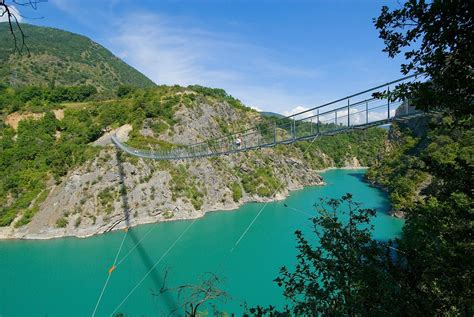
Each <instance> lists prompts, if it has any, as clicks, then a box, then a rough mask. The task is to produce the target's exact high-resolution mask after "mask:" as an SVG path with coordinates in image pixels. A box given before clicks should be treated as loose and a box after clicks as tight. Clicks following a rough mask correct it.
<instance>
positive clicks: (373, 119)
mask: <svg viewBox="0 0 474 317" xmlns="http://www.w3.org/2000/svg"><path fill="white" fill-rule="evenodd" d="M413 77H415V76H409V77H405V78H402V79H398V80H396V81H392V82H390V83H387V84H384V85H380V86H377V87H374V88H371V89H368V90H365V91H363V92H359V93H357V94H353V95H351V96H347V97H344V98H341V99H338V100H336V101H333V102H330V103H327V104H324V105H321V106H319V107H314V108H312V109H309V110H305V111H303V112H300V113H296V114H293V115H291V116H288V117H284V118H275V119H267V120H264V121H262V122H260V123H258V124H256V125H255V126H254V127H252V128H250V129H247V130H245V131H240V132H236V133H231V134H228V135H225V136H222V137H218V138H212V139H208V140H206V141H203V142H200V143H193V144H186V145H180V146H178V147H176V148H173V149H167V150H144V149H137V148H133V147H131V146H128V145H126V144H125V143H122V142H120V141H119V140H118V138H117V136H116V135H113V136H112V141H113V143H114V144H115V145H116V146H117V147H118V148H120V149H121V150H122V151H124V152H126V153H128V154H130V155H134V156H138V157H142V158H148V159H155V160H175V159H187V158H198V157H207V156H215V155H224V154H230V153H236V152H242V151H248V150H253V149H257V148H262V147H272V146H275V145H277V144H288V143H293V142H296V141H301V140H308V139H312V138H314V137H316V136H324V135H334V134H337V133H340V132H344V131H348V130H351V129H361V128H366V127H369V126H373V125H379V124H384V123H388V122H390V121H392V120H395V119H403V118H409V117H412V116H417V115H420V114H421V112H420V111H418V110H416V109H415V108H414V107H410V105H409V103H408V101H391V100H390V86H391V85H394V84H396V83H400V82H403V81H408V80H410V79H412V78H413ZM376 92H384V94H383V96H384V97H383V98H374V97H373V94H374V93H376Z"/></svg>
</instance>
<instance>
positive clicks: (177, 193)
mask: <svg viewBox="0 0 474 317" xmlns="http://www.w3.org/2000/svg"><path fill="white" fill-rule="evenodd" d="M170 174H171V191H172V195H173V196H172V199H173V200H176V199H177V198H179V197H186V198H188V199H189V201H190V202H191V204H192V205H193V206H194V208H196V209H197V210H199V209H201V207H202V204H203V198H204V194H203V193H202V191H201V190H199V189H198V186H196V185H197V184H196V183H195V180H194V178H193V177H192V176H191V175H190V174H189V173H188V171H187V170H186V168H185V167H184V165H178V166H177V167H176V168H172V167H170Z"/></svg>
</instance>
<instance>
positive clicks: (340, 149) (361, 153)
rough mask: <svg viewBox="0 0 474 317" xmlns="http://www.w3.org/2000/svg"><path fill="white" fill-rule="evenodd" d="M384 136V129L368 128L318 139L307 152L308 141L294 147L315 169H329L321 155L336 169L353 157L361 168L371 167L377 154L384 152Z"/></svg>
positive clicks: (375, 160)
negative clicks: (304, 154)
mask: <svg viewBox="0 0 474 317" xmlns="http://www.w3.org/2000/svg"><path fill="white" fill-rule="evenodd" d="M386 135H387V131H385V130H384V129H380V128H370V129H367V130H364V131H353V132H350V133H341V134H336V135H335V136H331V137H323V138H319V139H317V140H316V141H315V142H314V143H313V145H312V146H311V148H310V150H309V151H306V149H307V148H308V144H309V142H310V141H309V142H308V141H305V142H298V143H296V146H297V147H298V148H299V149H300V150H301V151H306V157H305V159H307V160H310V162H312V163H313V166H314V167H315V168H325V167H329V166H328V164H327V163H325V162H323V161H322V158H321V154H322V153H324V154H325V155H327V156H328V158H329V159H331V160H332V161H333V162H334V165H335V166H336V167H343V166H345V165H346V163H347V161H348V160H350V159H352V158H353V157H355V158H357V159H358V160H359V162H360V164H361V166H371V165H373V164H375V162H377V158H378V156H379V153H381V152H382V151H383V150H384V142H385V140H386Z"/></svg>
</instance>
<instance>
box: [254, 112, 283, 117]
mask: <svg viewBox="0 0 474 317" xmlns="http://www.w3.org/2000/svg"><path fill="white" fill-rule="evenodd" d="M260 114H261V115H262V116H263V117H276V118H284V117H285V116H284V115H282V114H279V113H276V112H270V111H262V112H260Z"/></svg>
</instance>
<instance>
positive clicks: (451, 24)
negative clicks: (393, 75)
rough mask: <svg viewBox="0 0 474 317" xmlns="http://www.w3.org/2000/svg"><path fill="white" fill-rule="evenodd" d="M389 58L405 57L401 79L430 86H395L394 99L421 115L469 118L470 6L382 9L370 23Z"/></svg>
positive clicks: (420, 1) (413, 4)
mask: <svg viewBox="0 0 474 317" xmlns="http://www.w3.org/2000/svg"><path fill="white" fill-rule="evenodd" d="M374 23H375V26H376V28H377V29H378V30H379V32H380V33H379V34H380V38H381V39H383V40H384V43H385V49H384V51H385V52H387V53H388V55H389V56H390V57H392V58H393V57H395V56H397V55H399V54H402V53H403V55H404V57H405V60H406V62H405V63H403V64H402V65H401V71H402V73H403V74H405V75H408V74H410V73H425V74H426V75H427V77H428V80H427V81H425V82H420V81H415V82H413V83H406V84H402V85H400V86H398V88H397V90H396V91H395V93H394V94H393V96H394V97H403V98H404V99H408V100H410V101H411V102H412V103H413V104H414V105H415V106H416V107H418V108H419V109H425V110H445V111H449V112H451V113H453V114H456V115H457V114H459V115H465V114H466V113H470V114H472V112H473V110H474V109H473V107H472V102H473V95H474V84H473V80H472V61H473V60H474V49H473V38H474V36H473V35H474V5H473V2H472V1H463V0H452V1H440V0H436V1H424V0H409V1H407V2H405V4H404V5H403V6H402V7H401V8H399V9H395V10H390V9H389V8H388V7H386V6H384V7H382V11H381V14H380V16H379V17H378V18H377V19H375V20H374Z"/></svg>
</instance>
